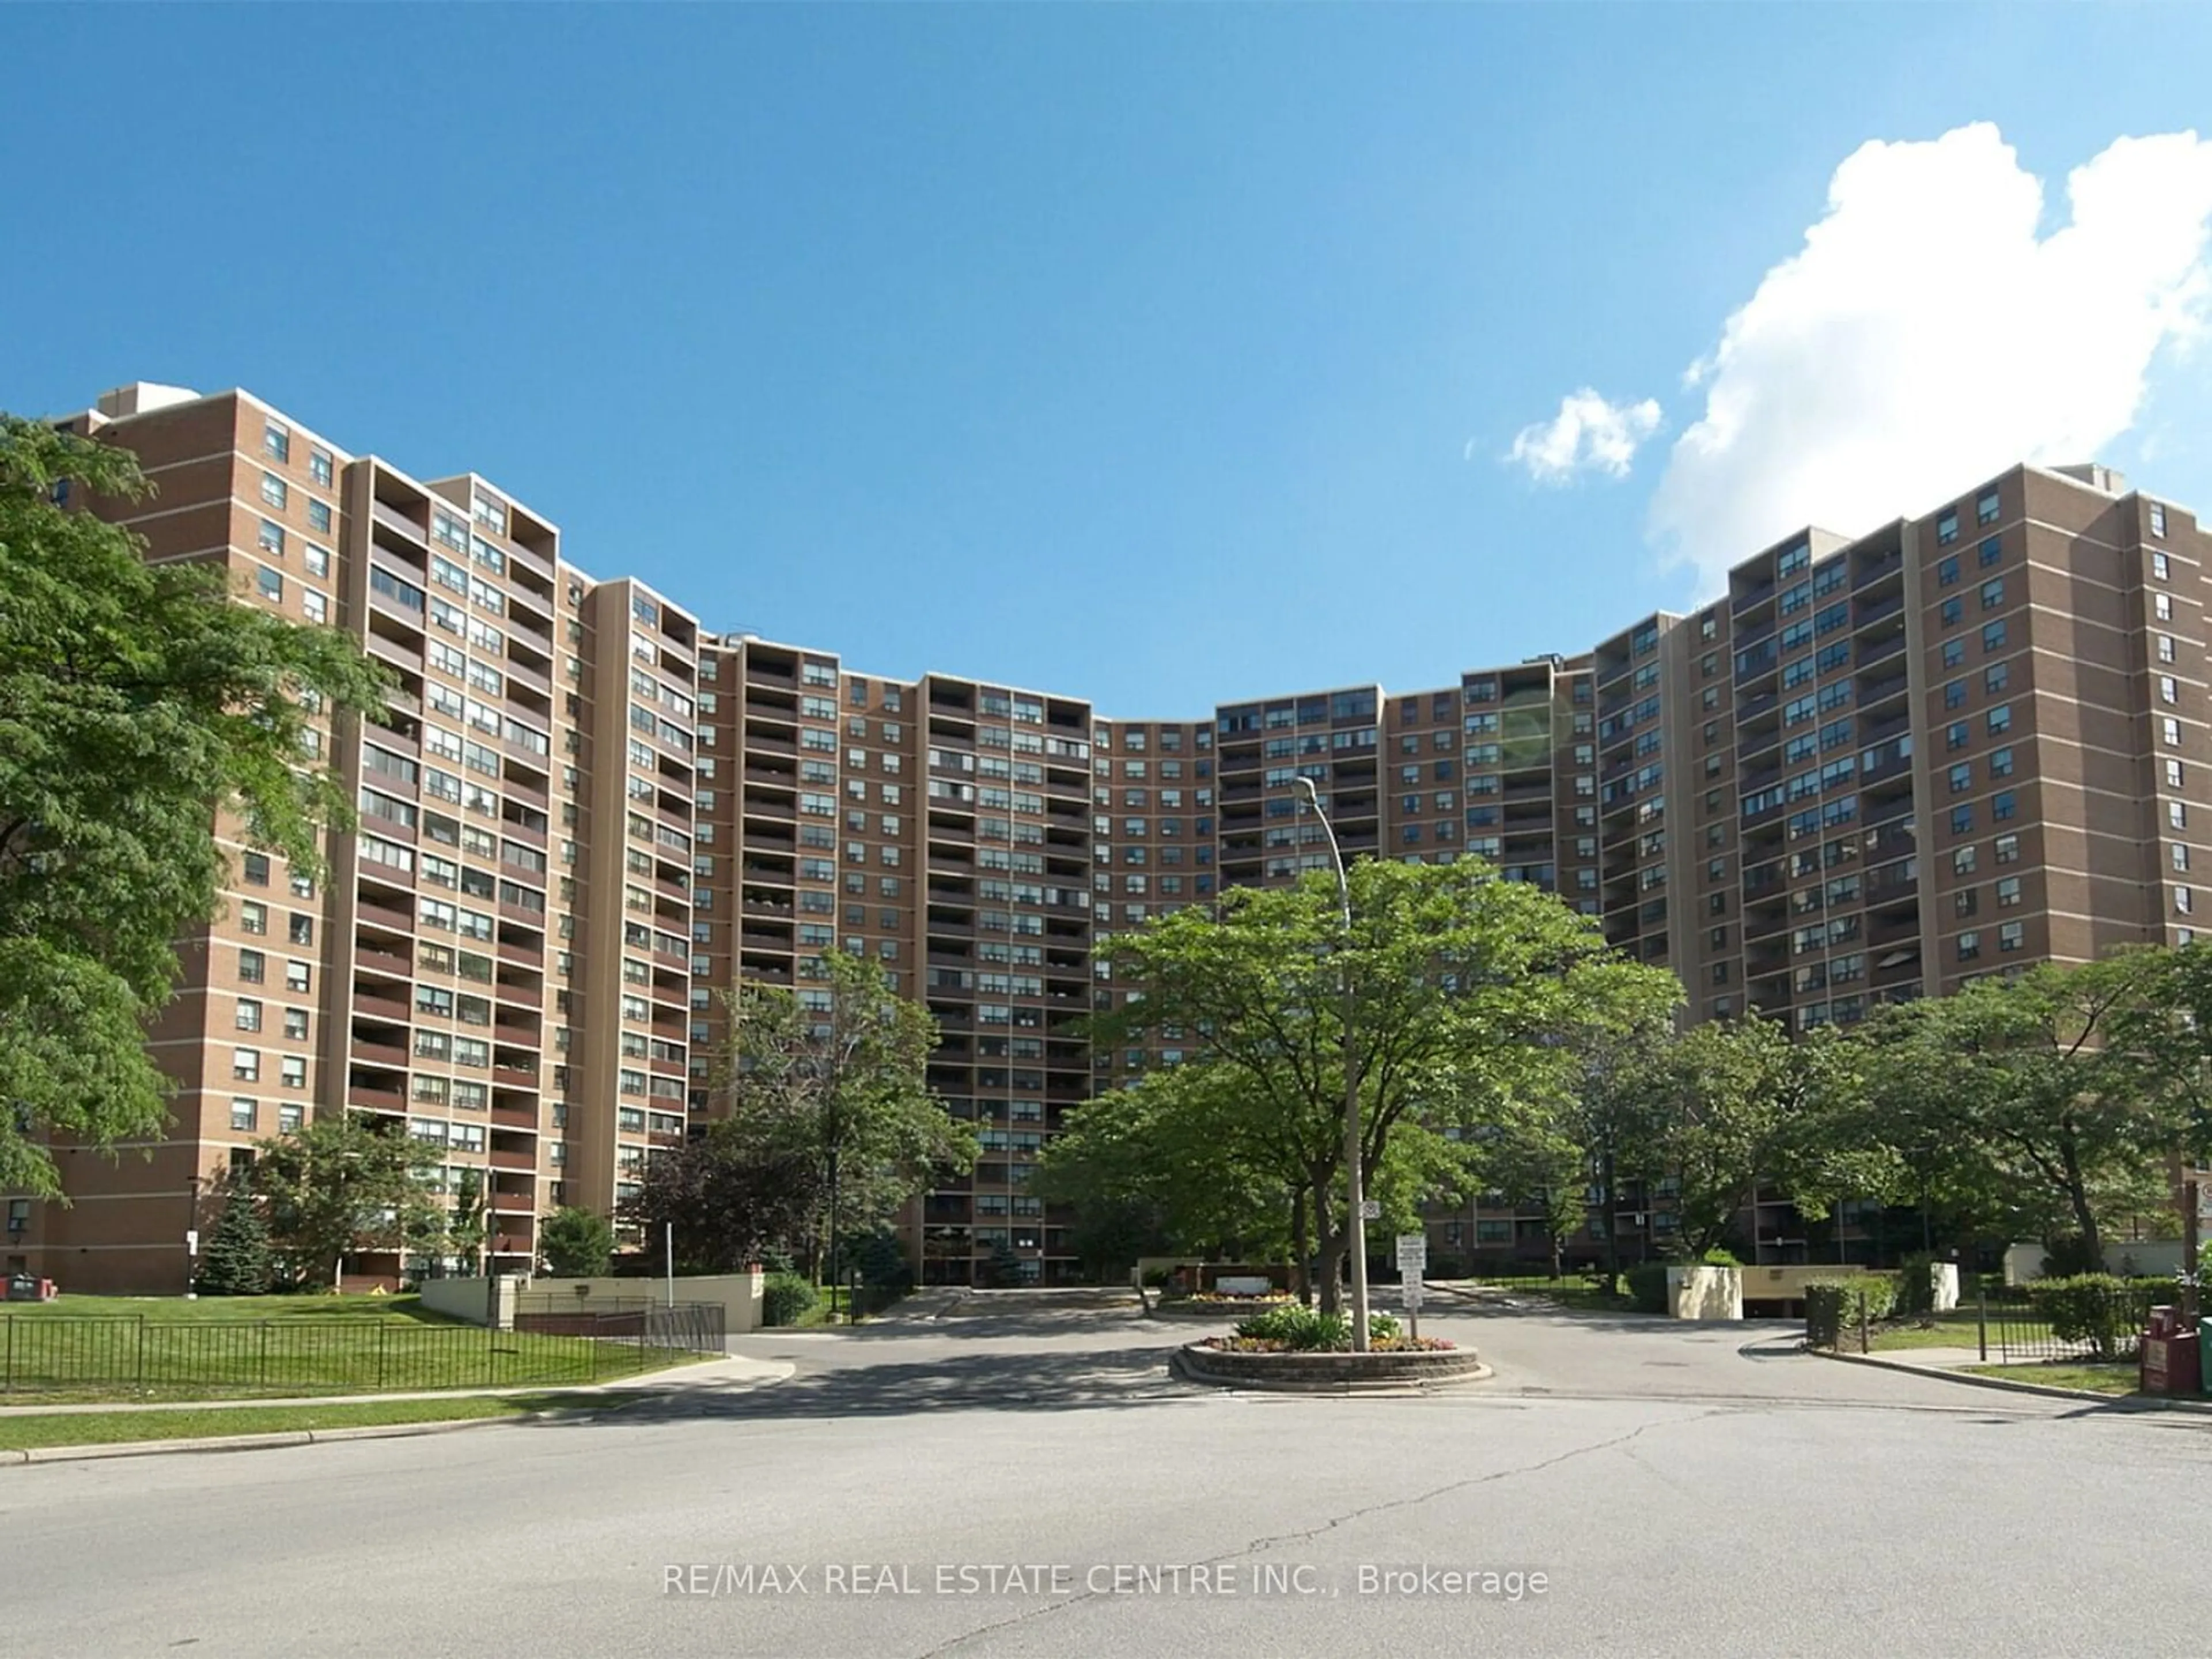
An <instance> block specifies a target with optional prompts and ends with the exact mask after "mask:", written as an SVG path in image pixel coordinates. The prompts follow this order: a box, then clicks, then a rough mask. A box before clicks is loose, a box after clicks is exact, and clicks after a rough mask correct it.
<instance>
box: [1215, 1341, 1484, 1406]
mask: <svg viewBox="0 0 2212 1659" xmlns="http://www.w3.org/2000/svg"><path fill="white" fill-rule="evenodd" d="M1269 1341H1270V1339H1267V1338H1264V1337H1220V1338H1217V1339H1215V1340H1212V1341H1211V1342H1193V1343H1191V1344H1189V1345H1188V1346H1185V1347H1183V1348H1182V1349H1179V1350H1178V1351H1177V1352H1176V1367H1175V1368H1176V1372H1177V1373H1178V1374H1179V1375H1180V1376H1182V1377H1183V1378H1184V1379H1185V1380H1186V1381H1188V1382H1192V1383H1206V1384H1209V1385H1210V1386H1212V1387H1214V1388H1227V1389H1285V1390H1288V1391H1291V1392H1293V1393H1306V1394H1358V1393H1361V1392H1364V1391H1372V1390H1381V1391H1383V1392H1386V1393H1404V1392H1405V1391H1407V1389H1426V1388H1431V1387H1436V1386H1440V1385H1450V1384H1456V1383H1479V1382H1480V1381H1481V1380H1482V1379H1483V1378H1485V1377H1486V1376H1489V1375H1490V1368H1489V1367H1488V1366H1487V1365H1486V1364H1483V1363H1482V1361H1481V1359H1480V1358H1479V1357H1478V1356H1477V1355H1476V1353H1475V1352H1474V1349H1472V1348H1455V1347H1453V1346H1451V1345H1450V1344H1449V1343H1448V1342H1440V1341H1437V1340H1436V1339H1434V1338H1428V1339H1425V1340H1423V1341H1422V1342H1421V1343H1420V1345H1419V1346H1418V1347H1417V1346H1413V1343H1412V1342H1411V1341H1410V1340H1407V1339H1406V1338H1403V1337H1393V1338H1386V1339H1383V1340H1378V1341H1377V1342H1376V1344H1375V1346H1374V1347H1373V1348H1371V1349H1370V1351H1369V1352H1366V1353H1351V1352H1345V1351H1343V1350H1341V1349H1312V1348H1305V1349H1297V1348H1284V1347H1281V1346H1267V1343H1268V1342H1269Z"/></svg>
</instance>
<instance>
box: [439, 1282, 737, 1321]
mask: <svg viewBox="0 0 2212 1659" xmlns="http://www.w3.org/2000/svg"><path fill="white" fill-rule="evenodd" d="M763 1284H764V1276H763V1274H761V1273H702V1274H699V1275H697V1276H696V1277H690V1278H679V1279H677V1281H676V1299H677V1300H678V1302H712V1303H716V1304H720V1307H721V1310H722V1317H723V1319H724V1321H725V1324H724V1326H723V1328H724V1329H725V1330H726V1332H727V1333H728V1334H730V1335H732V1336H736V1335H738V1334H739V1333H741V1332H744V1331H757V1330H758V1329H759V1328H760V1323H761V1294H762V1291H763ZM495 1287H496V1289H497V1294H498V1300H497V1306H496V1318H497V1322H498V1324H499V1328H501V1330H507V1331H511V1330H513V1328H514V1304H515V1301H516V1298H517V1297H528V1298H529V1301H530V1306H531V1308H532V1311H533V1312H534V1311H536V1310H538V1309H540V1308H544V1307H545V1306H547V1305H548V1298H550V1305H551V1306H553V1307H554V1308H555V1309H556V1310H561V1311H564V1312H574V1313H580V1314H588V1313H595V1312H599V1311H601V1310H606V1309H611V1307H612V1305H613V1304H616V1303H617V1302H629V1303H636V1302H660V1301H664V1300H665V1299H666V1298H667V1296H668V1281H667V1280H666V1279H612V1278H607V1279H526V1278H523V1277H522V1276H521V1275H520V1274H502V1275H501V1277H499V1278H498V1279H425V1280H424V1281H423V1283H422V1305H423V1307H425V1308H426V1309H428V1310H429V1311H431V1312H432V1313H438V1314H443V1315H445V1316H446V1317H447V1318H448V1319H465V1320H466V1321H467V1322H469V1323H470V1324H471V1325H483V1324H486V1323H489V1322H491V1320H492V1318H493V1317H494V1312H493V1291H494V1288H495Z"/></svg>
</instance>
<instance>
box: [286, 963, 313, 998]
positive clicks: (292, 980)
mask: <svg viewBox="0 0 2212 1659" xmlns="http://www.w3.org/2000/svg"><path fill="white" fill-rule="evenodd" d="M312 980H313V970H312V969H309V968H308V966H307V963H304V962H288V963H285V964H284V988H285V989H286V990H288V991H296V992H301V993H304V992H305V991H307V988H308V986H309V984H310V982H311V981H312Z"/></svg>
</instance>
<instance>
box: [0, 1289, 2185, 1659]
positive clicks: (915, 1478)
mask: <svg viewBox="0 0 2212 1659" xmlns="http://www.w3.org/2000/svg"><path fill="white" fill-rule="evenodd" d="M1424 1328H1425V1329H1426V1330H1430V1331H1432V1332H1435V1333H1437V1334H1447V1335H1450V1336H1452V1337H1454V1338H1455V1339H1457V1340H1461V1341H1462V1342H1471V1343H1473V1344H1474V1345H1476V1346H1479V1347H1480V1348H1481V1349H1482V1351H1483V1352H1485V1354H1486V1357H1487V1358H1490V1360H1491V1361H1492V1364H1494V1365H1495V1366H1496V1367H1497V1369H1498V1376H1497V1377H1496V1378H1495V1379H1494V1380H1493V1381H1492V1382H1490V1383H1483V1384H1480V1385H1476V1386H1475V1387H1474V1388H1472V1389H1468V1390H1464V1391H1460V1392H1455V1393H1452V1394H1449V1395H1429V1396H1424V1397H1415V1398H1383V1399H1376V1398H1368V1399H1340V1398H1310V1397H1297V1396H1263V1395H1235V1394H1219V1393H1215V1392H1212V1391H1205V1390H1199V1389H1193V1388H1189V1387H1187V1386H1185V1385H1182V1384H1180V1383H1176V1382H1174V1381H1173V1380H1171V1379H1170V1377H1169V1376H1168V1375H1167V1373H1166V1370H1165V1363H1164V1362H1165V1359H1166V1356H1167V1354H1168V1352H1170V1349H1171V1348H1172V1347H1173V1346H1174V1345H1175V1344H1176V1342H1178V1341H1180V1340H1187V1338H1188V1336H1189V1335H1191V1334H1194V1331H1193V1330H1192V1328H1188V1327H1186V1326H1182V1325H1176V1326H1171V1327H1170V1326H1164V1325H1162V1324H1161V1323H1158V1322H1146V1321H1144V1320H1142V1319H1140V1318H1139V1317H1137V1316H1134V1315H1133V1313H1132V1312H1129V1311H1126V1310H1110V1309H1107V1310H1100V1309H1092V1310H1080V1309H1072V1308H1067V1307H1065V1306H1053V1305H1051V1304H1048V1303H1045V1302H1042V1301H1041V1300H1040V1299H1037V1298H1026V1299H1017V1298H975V1299H973V1300H971V1301H970V1302H969V1304H963V1307H962V1308H961V1309H959V1310H956V1311H955V1312H953V1313H952V1314H951V1315H950V1316H946V1317H945V1318H942V1319H939V1320H935V1321H899V1322H887V1323H884V1324H880V1325H877V1326H873V1327H866V1328H862V1329H860V1330H859V1331H856V1332H851V1333H824V1334H780V1333H768V1334H763V1335H761V1336H759V1337H755V1338H750V1339H746V1340H744V1341H743V1342H742V1343H741V1344H739V1345H738V1346H740V1347H741V1348H742V1350H743V1351H744V1352H748V1353H751V1354H754V1355H757V1356H759V1357H763V1358H787V1359H789V1360H791V1361H792V1362H793V1364H795V1365H796V1366H797V1367H798V1370H797V1373H796V1375H794V1376H793V1377H792V1378H791V1379H790V1380H789V1381H787V1382H784V1383H775V1384H769V1385H766V1386H763V1387H758V1388H755V1389H750V1390H748V1391H742V1392H740V1391H732V1392H729V1393H725V1394H718V1395H713V1396H710V1397H704V1398H702V1397H699V1396H697V1395H691V1396H687V1397H686V1398H684V1399H683V1400H681V1401H671V1402H669V1403H668V1404H666V1405H665V1406H647V1407H637V1408H633V1409H631V1410H630V1411H627V1412H624V1413H621V1414H620V1415H618V1416H617V1417H614V1418H611V1419H607V1420H605V1421H600V1422H592V1423H581V1424H574V1425H536V1426H532V1425H503V1426H499V1427H492V1428H485V1429H482V1430H476V1431H470V1432H467V1433H463V1434H454V1435H446V1436H440V1437H428V1438H422V1439H407V1440H392V1441H381V1442H376V1441H369V1442H356V1443H336V1444H328V1445H322V1446H314V1447H307V1448H300V1449H283V1450H275V1451H263V1452H253V1453H243V1454H234V1455H198V1456H193V1455H175V1456H160V1457H151V1458H137V1459H129V1460H119V1461H116V1462H87V1463H73V1464H52V1465H43V1466H42V1465H33V1466H29V1467H23V1468H0V1539H4V1540H5V1541H6V1542H5V1547H4V1556H0V1651H4V1652H6V1653H7V1654H9V1655H11V1656H16V1655H20V1656H26V1659H27V1656H36V1655H69V1656H79V1655H99V1656H129V1655H153V1654H157V1653H158V1654H174V1653H177V1652H179V1651H197V1652H200V1653H205V1654H209V1655H222V1656H229V1655H240V1656H252V1655H264V1654H265V1655H296V1654H303V1653H316V1654H322V1653H329V1654H346V1655H352V1654H360V1655H377V1656H388V1655H392V1654H394V1653H398V1654H403V1655H406V1656H410V1659H418V1656H442V1655H447V1654H452V1655H468V1656H472V1659H500V1656H507V1655H523V1654H528V1655H532V1656H540V1655H569V1654H574V1655H585V1656H602V1655H620V1656H627V1655H648V1654H649V1655H655V1656H664V1655H665V1656H689V1655H708V1654H712V1655H715V1656H794V1659H796V1656H816V1655H821V1656H841V1659H842V1656H872V1655H895V1656H914V1659H921V1656H940V1655H956V1654H957V1655H963V1656H965V1655H975V1656H1012V1655H1063V1654H1064V1655H1081V1656H1085V1659H1090V1656H1102V1659H1115V1656H1139V1655H1142V1656H1151V1655H1174V1656H1182V1655H1199V1654H1203V1655H1209V1656H1211V1655H1222V1656H1243V1655H1253V1656H1267V1659H1302V1656H1317V1655H1321V1654H1324V1653H1326V1654H1328V1655H1332V1656H1343V1655H1352V1654H1356V1655H1366V1654H1380V1655H1390V1656H1425V1655H1445V1654H1451V1655H1460V1654H1467V1653H1498V1654H1505V1655H1523V1654H1525V1655H1531V1656H1548V1655H1563V1656H1564V1655H1575V1656H1588V1655H1593V1654H1622V1655H1637V1656H1642V1655H1674V1654H1681V1655H1692V1654H1694V1655H1699V1656H1717V1655H1738V1654H1741V1655H1756V1656H1762V1659H1764V1656H1783V1655H1796V1654H1803V1655H1815V1654H1818V1655H1829V1654H1833V1653H1836V1652H1838V1651H1850V1650H1863V1651H1868V1652H1875V1653H1881V1654H1884V1655H1938V1656H1946V1659H1948V1656H1954V1655H1967V1654H1974V1655H1984V1654H1986V1655H1996V1656H2013V1655H2045V1654H2050V1655H2061V1654H2064V1655H2075V1654H2101V1653H2119V1652H2123V1651H2124V1652H2127V1653H2130V1654H2132V1655H2144V1656H2150V1655H2166V1654H2172V1655H2191V1656H2197V1655H2202V1654H2204V1653H2206V1652H2208V1651H2212V1613H2206V1612H2202V1611H2200V1610H2199V1607H2197V1606H2196V1605H2192V1590H2191V1586H2193V1585H2194V1584H2196V1583H2200V1582H2201V1581H2202V1576H2203V1567H2202V1564H2203V1547H2204V1539H2205V1536H2206V1533H2207V1525H2206V1523H2207V1522H2208V1520H2212V1503H2208V1498H2207V1496H2206V1495H2207V1493H2208V1492H2212V1480H2208V1477H2212V1419H2208V1418H2198V1417H2183V1416H2179V1415H2155V1414H2151V1413H2142V1412H2136V1411H2127V1410H2123V1409H2118V1408H2114V1407H2082V1406H2078V1405H2075V1404H2073V1403H2071V1402H2066V1401H2049V1400H2041V1399H2037V1398H2034V1397H2032V1396H2025V1395H2001V1394H1996V1393H1994V1392H1990V1391H1987V1390H1981V1389H1970V1388H1966V1387H1964V1386H1962V1385H1960V1384H1957V1383H1946V1382H1942V1381H1941V1380H1938V1379H1929V1378H1920V1377H1913V1376H1898V1375H1894V1374H1892V1373H1888V1372H1883V1371H1877V1370H1870V1369H1866V1368H1861V1367H1855V1366H1849V1365H1844V1364H1836V1363H1835V1362H1832V1361H1826V1360H1820V1359H1815V1358H1808V1357H1806V1356H1803V1355H1801V1354H1796V1353H1794V1352H1789V1351H1788V1350H1787V1348H1786V1346H1785V1344H1784V1342H1783V1341H1782V1340H1780V1339H1781V1338H1782V1337H1783V1334H1784V1333H1783V1332H1782V1331H1781V1330H1780V1329H1779V1328H1771V1327H1761V1326H1757V1325H1750V1326H1735V1327H1729V1328H1719V1327H1699V1328H1689V1327H1670V1326H1664V1325H1659V1324H1656V1323H1654V1322H1645V1321H1636V1320H1630V1319H1622V1318H1599V1317H1581V1316H1567V1315H1561V1314H1555V1313H1541V1312H1529V1311H1511V1310H1504V1311H1495V1312H1492V1311H1483V1312H1468V1311H1460V1312H1455V1313H1452V1314H1449V1315H1440V1316H1432V1317H1431V1318H1429V1319H1425V1321H1424ZM1424 1568H1425V1569H1426V1573H1425V1576H1424V1571H1423V1570H1424ZM748 1569H750V1571H748ZM1015 1570H1018V1571H1015ZM1454 1572H1456V1573H1458V1574H1460V1575H1461V1576H1460V1577H1457V1578H1453V1577H1449V1576H1448V1575H1449V1574H1451V1573H1454ZM1538 1574H1541V1575H1542V1577H1541V1581H1540V1580H1539V1579H1538V1578H1537V1577H1536V1575H1538ZM1486 1575H1488V1576H1486ZM1516 1575H1517V1576H1516Z"/></svg>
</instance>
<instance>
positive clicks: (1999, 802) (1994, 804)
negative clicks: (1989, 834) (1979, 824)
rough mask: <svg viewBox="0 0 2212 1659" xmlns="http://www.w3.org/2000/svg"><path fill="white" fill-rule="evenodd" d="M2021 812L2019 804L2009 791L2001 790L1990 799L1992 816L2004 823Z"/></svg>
mask: <svg viewBox="0 0 2212 1659" xmlns="http://www.w3.org/2000/svg"><path fill="white" fill-rule="evenodd" d="M2017 811H2019V802H2018V801H2017V799H2015V796H2014V794H2013V792H2012V791H2011V790H2009V789H2000V790H1998V791H1997V793H1996V794H1994V795H1991V796H1990V817H1992V818H1995V819H1996V821H1997V822H1998V823H2003V822H2004V821H2005V820H2006V819H2007V818H2009V817H2012V816H2014V814H2015V812H2017Z"/></svg>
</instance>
